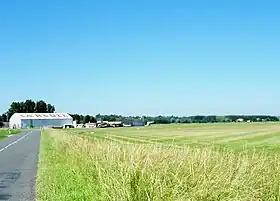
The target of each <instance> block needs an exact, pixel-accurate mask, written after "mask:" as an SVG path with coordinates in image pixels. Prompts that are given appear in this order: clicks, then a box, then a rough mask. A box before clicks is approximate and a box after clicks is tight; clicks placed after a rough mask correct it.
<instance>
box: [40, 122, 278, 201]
mask: <svg viewBox="0 0 280 201" xmlns="http://www.w3.org/2000/svg"><path fill="white" fill-rule="evenodd" d="M279 142H280V124H278V123H235V124H174V125H153V126H151V127H133V128H103V129H69V130H46V131H45V132H44V134H43V137H42V142H41V153H40V162H39V173H38V180H37V187H38V188H37V191H38V200H57V201H60V200H69V201H70V200H71V201H74V200H116V201H117V200H131V201H132V200H133V201H134V200H135V201H136V200H170V201H171V200H172V201H173V200H280V148H279V147H280V143H279Z"/></svg>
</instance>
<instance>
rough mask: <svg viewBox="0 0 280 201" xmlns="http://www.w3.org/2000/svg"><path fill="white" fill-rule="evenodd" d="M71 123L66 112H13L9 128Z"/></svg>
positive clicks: (57, 125)
mask: <svg viewBox="0 0 280 201" xmlns="http://www.w3.org/2000/svg"><path fill="white" fill-rule="evenodd" d="M65 125H73V118H72V117H71V116H70V115H69V114H67V113H15V114H13V115H12V116H11V118H10V121H9V127H10V128H43V127H64V126H65Z"/></svg>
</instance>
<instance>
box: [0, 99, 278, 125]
mask: <svg viewBox="0 0 280 201" xmlns="http://www.w3.org/2000/svg"><path fill="white" fill-rule="evenodd" d="M53 112H55V106H54V105H52V104H49V103H47V102H45V101H43V100H38V101H33V100H30V99H28V100H26V101H21V102H12V103H11V105H10V108H9V109H8V110H7V111H6V112H5V113H3V114H2V115H0V122H8V121H9V119H10V117H11V116H12V115H13V114H14V113H53ZM70 115H71V116H72V117H73V119H74V120H76V121H77V123H88V122H92V123H95V122H97V121H99V120H102V121H123V122H128V121H139V122H144V123H145V124H146V123H147V122H154V123H155V124H171V123H218V122H225V123H226V122H236V121H237V120H238V119H242V120H243V121H250V122H262V121H279V118H278V117H276V116H269V115H226V116H216V115H208V116H203V115H196V116H185V117H178V116H155V117H151V116H122V115H115V114H111V115H101V114H97V115H91V114H87V115H81V114H70ZM1 125H2V124H1V123H0V127H1Z"/></svg>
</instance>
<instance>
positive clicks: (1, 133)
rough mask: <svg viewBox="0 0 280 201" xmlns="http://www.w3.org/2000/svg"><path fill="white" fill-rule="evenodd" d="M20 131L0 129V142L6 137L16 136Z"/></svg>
mask: <svg viewBox="0 0 280 201" xmlns="http://www.w3.org/2000/svg"><path fill="white" fill-rule="evenodd" d="M19 132H20V130H8V129H0V140H2V139H4V138H6V137H8V136H9V135H15V134H18V133H19Z"/></svg>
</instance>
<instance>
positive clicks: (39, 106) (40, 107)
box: [35, 100, 47, 113]
mask: <svg viewBox="0 0 280 201" xmlns="http://www.w3.org/2000/svg"><path fill="white" fill-rule="evenodd" d="M35 112H36V113H46V112H47V103H46V102H45V101H43V100H39V101H37V102H36V106H35Z"/></svg>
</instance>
